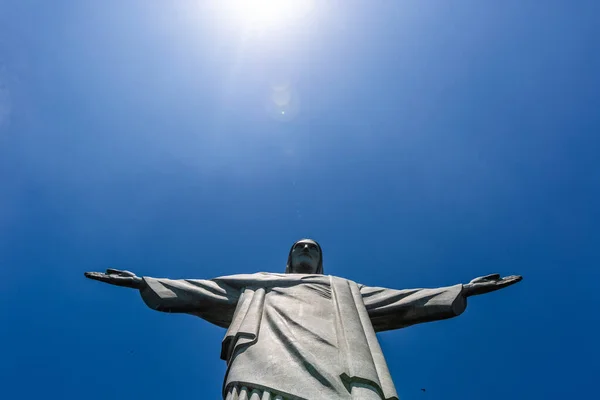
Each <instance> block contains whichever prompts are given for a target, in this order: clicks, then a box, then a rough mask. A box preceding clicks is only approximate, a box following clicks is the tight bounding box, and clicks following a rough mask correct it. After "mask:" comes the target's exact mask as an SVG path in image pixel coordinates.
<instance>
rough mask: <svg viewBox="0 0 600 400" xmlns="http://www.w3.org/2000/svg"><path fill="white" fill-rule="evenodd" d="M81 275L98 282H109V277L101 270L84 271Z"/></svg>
mask: <svg viewBox="0 0 600 400" xmlns="http://www.w3.org/2000/svg"><path fill="white" fill-rule="evenodd" d="M83 275H84V276H85V277H86V278H89V279H93V280H95V281H100V282H109V281H110V277H109V276H107V275H106V274H104V273H102V272H84V273H83Z"/></svg>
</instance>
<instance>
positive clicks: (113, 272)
mask: <svg viewBox="0 0 600 400" xmlns="http://www.w3.org/2000/svg"><path fill="white" fill-rule="evenodd" d="M122 272H123V271H121V270H120V269H114V268H107V269H106V275H120V274H121V273H122Z"/></svg>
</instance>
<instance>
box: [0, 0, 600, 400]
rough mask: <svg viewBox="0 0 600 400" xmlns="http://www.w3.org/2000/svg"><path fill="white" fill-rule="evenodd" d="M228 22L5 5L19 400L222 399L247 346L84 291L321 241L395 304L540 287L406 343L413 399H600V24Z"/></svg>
mask: <svg viewBox="0 0 600 400" xmlns="http://www.w3.org/2000/svg"><path fill="white" fill-rule="evenodd" d="M219 4H220V3H219V2H214V1H211V2H208V1H201V0H194V1H191V0H189V1H149V0H144V1H142V0H138V1H131V0H126V1H112V0H111V1H108V0H104V1H93V2H92V1H87V2H85V1H58V0H57V1H27V0H20V1H10V0H0V304H1V306H0V342H1V343H2V346H1V348H2V355H1V356H0V387H1V388H2V397H3V398H7V399H8V398H22V399H37V398H47V397H48V396H50V397H48V398H54V396H56V398H62V399H83V398H85V399H102V400H104V399H136V398H140V399H141V398H145V399H162V398H166V397H167V396H168V398H189V399H204V398H206V399H217V398H219V395H220V390H221V382H222V377H223V373H224V371H225V365H224V363H223V362H222V361H221V360H219V349H220V342H221V339H222V337H223V334H224V330H222V329H221V328H218V327H215V326H212V325H210V324H208V323H207V322H205V321H203V320H201V319H198V318H195V317H191V316H186V315H168V314H162V313H159V312H155V311H152V310H150V309H148V308H147V307H146V306H145V305H144V304H143V302H142V301H141V299H140V297H139V295H138V294H137V293H136V292H135V291H133V290H129V289H124V288H117V287H111V286H108V285H102V284H101V283H98V282H93V281H89V280H86V279H85V278H84V277H83V272H84V271H102V270H104V269H105V268H107V267H113V268H122V269H128V270H131V271H134V272H136V273H137V274H139V275H149V276H155V277H170V278H184V277H185V278H211V277H215V276H221V275H228V274H235V273H251V272H256V271H270V272H283V270H284V265H285V261H286V256H287V252H288V249H289V246H290V245H291V244H292V243H293V242H294V241H295V240H296V239H299V238H301V237H306V236H308V237H312V238H314V239H316V240H318V241H319V242H320V243H321V244H322V246H323V249H324V260H325V264H324V266H325V273H328V274H333V275H338V276H343V277H347V278H349V279H353V280H356V281H358V282H360V283H363V284H368V285H374V286H386V287H393V288H415V287H438V286H445V285H450V284H455V283H460V282H462V283H466V282H468V281H469V280H470V279H472V278H474V277H476V276H480V275H485V274H489V273H494V272H498V273H501V274H503V275H510V274H522V275H523V276H524V280H523V282H521V283H519V284H518V285H516V286H513V287H511V288H508V289H506V290H505V291H501V292H497V293H492V294H489V295H486V296H481V297H476V298H473V299H472V300H471V301H470V303H469V306H468V308H467V311H466V312H465V313H464V314H463V315H461V316H460V317H458V318H455V319H452V320H447V321H441V322H434V323H430V324H426V325H420V326H414V327H411V328H407V329H404V330H400V331H393V332H386V333H384V334H381V335H380V341H381V343H382V347H383V349H384V351H385V353H386V355H387V359H388V363H389V366H390V370H391V373H392V375H393V377H394V380H395V383H396V386H397V389H398V392H399V394H400V396H401V399H402V400H415V399H416V400H434V399H444V400H471V399H473V400H479V399H489V400H494V399H502V400H505V399H565V398H566V399H569V398H575V396H576V398H580V399H587V398H594V397H596V396H597V380H598V371H599V369H600V361H599V360H600V346H599V344H598V339H599V338H600V329H599V325H600V322H599V321H600V318H599V317H598V306H600V291H599V290H598V285H599V282H600V273H599V271H598V265H599V256H598V254H599V253H598V249H599V248H600V233H599V230H598V226H599V223H600V156H599V153H600V42H599V41H598V38H600V22H599V17H598V16H599V15H600V3H599V2H598V1H585V0H580V1H575V2H572V1H566V0H564V1H551V0H548V1H540V0H507V1H475V0H471V1H466V0H464V1H453V2H450V1H408V0H406V1H399V0H398V1H361V2H359V1H341V0H339V1H321V2H319V3H318V4H317V5H316V6H315V7H314V8H313V9H312V10H311V13H309V14H306V15H305V16H304V17H302V18H300V11H298V10H296V11H293V12H291V13H288V14H291V15H288V16H279V17H277V16H275V17H274V18H259V17H260V15H259V16H256V15H254V16H253V13H252V12H251V10H245V11H244V12H241V13H240V12H237V13H236V12H235V8H227V7H225V6H223V5H219ZM251 17H252V18H253V19H251ZM263 17H264V16H263ZM286 18H288V19H286ZM422 387H423V388H427V392H425V393H423V392H421V391H420V388H422ZM17 393H18V395H17Z"/></svg>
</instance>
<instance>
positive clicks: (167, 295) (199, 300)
mask: <svg viewBox="0 0 600 400" xmlns="http://www.w3.org/2000/svg"><path fill="white" fill-rule="evenodd" d="M85 276H86V277H87V278H89V279H93V280H97V281H100V282H104V283H108V284H111V285H116V286H123V287H129V288H133V289H138V290H139V291H140V294H141V296H142V299H143V300H144V302H145V303H146V305H147V306H148V307H150V308H152V309H154V310H157V311H164V312H170V313H188V314H193V315H197V316H199V317H201V318H203V319H205V320H207V321H209V322H211V323H213V324H215V325H218V326H221V327H224V328H227V327H228V326H229V324H230V323H231V319H232V318H233V313H234V312H235V307H236V306H237V301H238V298H239V296H240V288H233V287H231V286H230V285H227V284H225V283H224V282H223V281H222V280H221V279H213V280H202V279H177V280H175V279H157V278H151V277H143V278H141V277H138V276H136V275H135V274H134V273H132V272H129V271H120V270H116V269H107V270H106V273H102V272H86V273H85Z"/></svg>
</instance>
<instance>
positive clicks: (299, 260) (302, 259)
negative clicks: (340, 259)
mask: <svg viewBox="0 0 600 400" xmlns="http://www.w3.org/2000/svg"><path fill="white" fill-rule="evenodd" d="M320 259H321V252H320V251H319V246H317V243H316V242H315V241H313V240H310V239H305V240H301V241H299V242H298V243H296V244H295V245H294V247H293V248H292V262H291V272H292V273H293V274H315V273H316V272H317V268H318V267H319V260H320Z"/></svg>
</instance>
